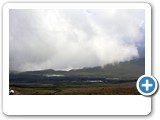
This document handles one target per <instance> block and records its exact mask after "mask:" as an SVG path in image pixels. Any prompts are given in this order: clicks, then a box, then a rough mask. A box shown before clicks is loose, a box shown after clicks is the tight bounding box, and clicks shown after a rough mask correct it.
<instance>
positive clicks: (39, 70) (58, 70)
mask: <svg viewBox="0 0 160 120" xmlns="http://www.w3.org/2000/svg"><path fill="white" fill-rule="evenodd" d="M137 59H145V57H139V58H134V59H132V60H129V61H123V62H130V61H133V60H137ZM123 62H119V63H123ZM119 63H111V64H106V65H113V66H114V65H116V64H119ZM106 65H104V66H106ZM104 66H92V67H87V66H86V67H83V68H73V69H68V70H66V69H54V68H45V69H36V70H26V71H16V70H9V72H30V71H47V70H53V71H71V70H80V69H87V68H95V67H101V68H103V67H104Z"/></svg>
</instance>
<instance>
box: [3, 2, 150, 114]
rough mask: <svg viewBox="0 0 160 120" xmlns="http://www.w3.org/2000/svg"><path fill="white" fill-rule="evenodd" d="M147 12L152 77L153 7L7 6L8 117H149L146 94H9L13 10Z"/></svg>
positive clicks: (5, 87)
mask: <svg viewBox="0 0 160 120" xmlns="http://www.w3.org/2000/svg"><path fill="white" fill-rule="evenodd" d="M53 8H54V9H144V10H145V75H151V6H150V5H149V4H147V3H6V4H5V5H4V6H3V112H4V113H5V114H6V115H148V114H149V113H150V112H151V97H144V96H142V95H9V9H53Z"/></svg>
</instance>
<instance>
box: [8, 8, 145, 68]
mask: <svg viewBox="0 0 160 120" xmlns="http://www.w3.org/2000/svg"><path fill="white" fill-rule="evenodd" d="M139 48H143V49H139ZM139 50H141V51H144V10H10V70H36V69H49V68H52V69H71V68H82V67H93V66H99V65H101V66H103V65H105V64H109V63H115V62H121V61H127V60H131V59H133V58H135V57H139V53H140V52H141V51H139Z"/></svg>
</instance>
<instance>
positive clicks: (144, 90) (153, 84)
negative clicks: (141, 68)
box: [136, 75, 158, 96]
mask: <svg viewBox="0 0 160 120" xmlns="http://www.w3.org/2000/svg"><path fill="white" fill-rule="evenodd" d="M136 86H137V90H138V91H139V92H140V93H141V94H142V95H145V96H150V95H153V94H154V93H155V92H156V90H157V86H158V84H157V80H156V79H155V78H154V77H153V76H146V75H143V76H141V77H140V78H139V79H138V80H137V84H136Z"/></svg>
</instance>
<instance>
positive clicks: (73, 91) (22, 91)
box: [10, 82, 139, 95]
mask: <svg viewBox="0 0 160 120" xmlns="http://www.w3.org/2000/svg"><path fill="white" fill-rule="evenodd" d="M135 84H136V83H135V82H129V83H121V84H107V83H55V84H24V83H23V84H11V85H10V89H13V90H14V91H15V94H14V95H139V93H138V91H137V89H136V85H135Z"/></svg>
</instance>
